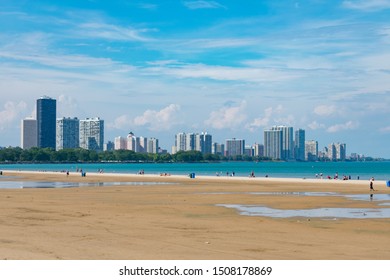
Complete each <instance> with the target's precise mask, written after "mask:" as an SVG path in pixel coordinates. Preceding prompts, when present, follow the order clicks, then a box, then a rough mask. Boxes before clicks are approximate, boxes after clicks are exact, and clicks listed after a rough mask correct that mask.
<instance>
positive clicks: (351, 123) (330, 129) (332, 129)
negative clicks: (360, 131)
mask: <svg viewBox="0 0 390 280" xmlns="http://www.w3.org/2000/svg"><path fill="white" fill-rule="evenodd" d="M358 127H359V123H358V122H356V121H347V122H346V123H343V124H335V125H332V126H330V127H328V129H327V130H326V131H327V132H330V133H336V132H340V131H343V130H353V129H356V128H358Z"/></svg>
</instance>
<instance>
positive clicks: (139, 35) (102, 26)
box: [72, 22, 151, 42]
mask: <svg viewBox="0 0 390 280" xmlns="http://www.w3.org/2000/svg"><path fill="white" fill-rule="evenodd" d="M149 31H151V30H150V29H136V28H132V27H123V26H118V25H113V24H108V23H104V22H87V23H81V24H79V26H78V28H77V29H76V30H73V31H72V36H74V35H78V36H82V37H84V38H94V39H105V40H115V41H140V42H147V41H151V39H150V38H148V37H146V36H144V35H143V34H145V33H147V32H149Z"/></svg>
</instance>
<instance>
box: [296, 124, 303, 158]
mask: <svg viewBox="0 0 390 280" xmlns="http://www.w3.org/2000/svg"><path fill="white" fill-rule="evenodd" d="M294 153H295V159H296V160H300V161H304V160H305V130H303V129H298V130H296V131H295V141H294Z"/></svg>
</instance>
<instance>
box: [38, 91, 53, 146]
mask: <svg viewBox="0 0 390 280" xmlns="http://www.w3.org/2000/svg"><path fill="white" fill-rule="evenodd" d="M56 111H57V105H56V100H55V99H52V98H50V97H47V96H43V97H41V98H39V99H38V100H37V136H38V137H37V145H38V147H39V148H53V149H55V148H56Z"/></svg>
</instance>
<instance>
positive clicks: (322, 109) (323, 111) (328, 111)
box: [314, 105, 337, 116]
mask: <svg viewBox="0 0 390 280" xmlns="http://www.w3.org/2000/svg"><path fill="white" fill-rule="evenodd" d="M335 112H337V111H336V106H335V105H319V106H317V107H315V108H314V113H315V114H316V115H318V116H330V115H333V114H334V113H335Z"/></svg>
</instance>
